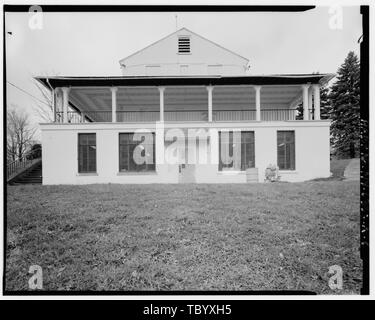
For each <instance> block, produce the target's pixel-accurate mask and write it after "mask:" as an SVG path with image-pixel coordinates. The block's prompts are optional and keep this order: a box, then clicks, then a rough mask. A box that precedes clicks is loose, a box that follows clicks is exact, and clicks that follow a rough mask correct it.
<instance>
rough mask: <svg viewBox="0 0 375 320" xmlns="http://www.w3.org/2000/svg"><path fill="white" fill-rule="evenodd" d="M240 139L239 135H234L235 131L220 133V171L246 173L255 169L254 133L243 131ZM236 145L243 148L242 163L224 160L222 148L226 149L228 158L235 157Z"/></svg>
mask: <svg viewBox="0 0 375 320" xmlns="http://www.w3.org/2000/svg"><path fill="white" fill-rule="evenodd" d="M238 138H239V136H238V135H236V134H235V135H233V131H229V132H228V133H222V132H219V171H223V170H234V171H245V170H246V169H248V168H254V167H255V149H254V132H253V131H242V132H241V135H240V140H238ZM237 140H238V141H237ZM236 145H240V146H241V159H240V161H235V160H233V161H229V160H228V161H226V159H223V158H222V154H221V150H222V148H225V151H226V152H225V153H226V157H228V156H229V157H233V156H234V153H233V152H234V148H235V147H236ZM228 151H229V152H228Z"/></svg>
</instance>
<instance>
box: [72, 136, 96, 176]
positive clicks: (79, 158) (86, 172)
mask: <svg viewBox="0 0 375 320" xmlns="http://www.w3.org/2000/svg"><path fill="white" fill-rule="evenodd" d="M84 135H86V136H87V135H94V137H95V170H94V171H91V170H87V171H82V170H81V166H80V162H81V161H80V160H81V153H80V147H81V143H80V137H82V136H84ZM77 138H78V143H77V147H78V150H77V152H78V156H77V160H78V161H77V162H78V170H77V171H78V174H96V173H97V170H98V166H97V164H98V163H97V162H98V159H97V150H98V149H97V140H96V132H87V133H86V132H79V133H78V136H77ZM82 146H86V147H87V148H89V147H90V146H92V145H90V144H87V145H84V144H82ZM87 154H89V153H87ZM88 162H89V157H88V158H87V168H88V169H89V165H88Z"/></svg>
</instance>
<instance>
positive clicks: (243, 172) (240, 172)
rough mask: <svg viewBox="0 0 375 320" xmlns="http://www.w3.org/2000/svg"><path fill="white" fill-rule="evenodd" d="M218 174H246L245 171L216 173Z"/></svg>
mask: <svg viewBox="0 0 375 320" xmlns="http://www.w3.org/2000/svg"><path fill="white" fill-rule="evenodd" d="M217 173H218V174H223V175H237V174H246V171H234V170H233V171H230V170H228V171H218V172H217Z"/></svg>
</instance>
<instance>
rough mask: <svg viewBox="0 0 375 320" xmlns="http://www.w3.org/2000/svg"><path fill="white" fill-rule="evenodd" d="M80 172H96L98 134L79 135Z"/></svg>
mask: <svg viewBox="0 0 375 320" xmlns="http://www.w3.org/2000/svg"><path fill="white" fill-rule="evenodd" d="M78 172H96V134H95V133H80V134H78Z"/></svg>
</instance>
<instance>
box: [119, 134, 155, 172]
mask: <svg viewBox="0 0 375 320" xmlns="http://www.w3.org/2000/svg"><path fill="white" fill-rule="evenodd" d="M150 134H152V139H150V140H152V149H153V152H152V153H151V154H149V155H146V151H145V150H143V151H142V152H141V156H142V158H144V157H147V158H149V160H150V161H152V164H146V163H142V164H138V163H136V162H135V160H134V150H135V148H136V147H137V146H138V145H139V144H141V143H142V142H143V141H145V140H146V138H145V137H142V139H141V141H135V140H133V136H134V134H133V133H120V135H119V144H120V145H119V170H120V171H133V172H138V171H155V134H154V133H150ZM148 138H149V137H148ZM147 140H149V139H147ZM142 145H143V146H145V149H147V148H146V147H147V146H146V144H145V143H142Z"/></svg>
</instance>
